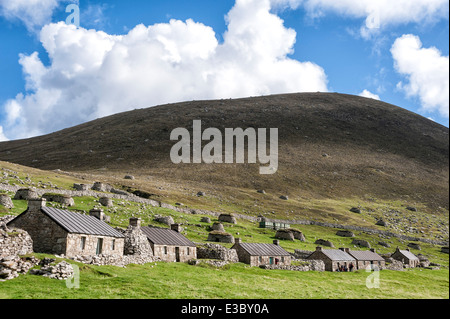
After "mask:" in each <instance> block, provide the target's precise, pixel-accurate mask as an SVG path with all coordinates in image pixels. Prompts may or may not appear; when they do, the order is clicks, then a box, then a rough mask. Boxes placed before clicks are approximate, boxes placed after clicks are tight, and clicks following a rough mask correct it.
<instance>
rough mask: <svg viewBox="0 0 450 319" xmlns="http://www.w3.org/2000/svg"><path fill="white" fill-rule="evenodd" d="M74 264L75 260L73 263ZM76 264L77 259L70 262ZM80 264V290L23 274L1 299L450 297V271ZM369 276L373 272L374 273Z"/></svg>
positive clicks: (1, 288)
mask: <svg viewBox="0 0 450 319" xmlns="http://www.w3.org/2000/svg"><path fill="white" fill-rule="evenodd" d="M72 263H73V262H72ZM74 264H76V263H74ZM77 265H79V267H80V277H79V288H78V289H77V288H71V289H70V288H68V287H67V285H66V281H58V280H54V279H48V278H45V277H41V276H33V275H21V276H19V277H18V278H16V279H14V280H10V281H7V282H0V298H3V299H48V298H50V299H422V298H425V299H436V298H444V299H448V298H449V291H448V287H449V272H448V270H420V269H414V270H408V271H403V272H396V271H389V270H383V271H381V272H379V275H380V278H379V280H380V286H379V288H372V289H369V288H367V286H366V281H367V280H368V279H367V278H368V276H370V275H371V274H370V273H366V272H361V271H358V272H354V273H330V272H294V271H283V270H263V269H259V268H254V267H249V266H248V265H244V264H241V263H239V264H233V265H230V266H225V267H224V268H218V269H216V268H213V267H201V266H190V265H188V264H185V263H163V262H159V263H151V264H146V265H129V266H128V267H127V268H118V267H113V266H87V265H83V264H77ZM372 274H373V273H372Z"/></svg>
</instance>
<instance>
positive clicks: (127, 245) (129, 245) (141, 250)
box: [123, 225, 153, 256]
mask: <svg viewBox="0 0 450 319" xmlns="http://www.w3.org/2000/svg"><path fill="white" fill-rule="evenodd" d="M123 234H124V236H125V240H124V251H123V254H124V255H149V256H153V250H152V247H151V245H150V243H149V241H148V239H147V236H145V235H144V233H143V232H142V231H141V228H140V227H139V226H131V225H130V226H128V228H127V229H126V230H125V231H124V232H123Z"/></svg>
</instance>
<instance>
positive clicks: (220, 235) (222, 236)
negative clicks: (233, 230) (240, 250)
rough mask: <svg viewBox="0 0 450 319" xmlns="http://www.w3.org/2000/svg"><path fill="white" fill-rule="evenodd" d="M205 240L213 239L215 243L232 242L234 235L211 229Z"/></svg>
mask: <svg viewBox="0 0 450 319" xmlns="http://www.w3.org/2000/svg"><path fill="white" fill-rule="evenodd" d="M207 241H213V242H216V243H234V237H233V235H231V234H229V233H226V232H222V231H218V230H213V231H212V232H210V233H209V234H208V239H207Z"/></svg>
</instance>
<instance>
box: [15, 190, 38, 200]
mask: <svg viewBox="0 0 450 319" xmlns="http://www.w3.org/2000/svg"><path fill="white" fill-rule="evenodd" d="M37 198H39V195H38V194H37V192H36V191H35V190H32V189H29V188H21V189H19V190H17V192H16V194H15V195H14V199H24V200H30V199H37Z"/></svg>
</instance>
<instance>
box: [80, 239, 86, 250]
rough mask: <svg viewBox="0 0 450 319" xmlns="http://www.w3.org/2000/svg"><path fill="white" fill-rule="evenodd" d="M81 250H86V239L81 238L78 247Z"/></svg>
mask: <svg viewBox="0 0 450 319" xmlns="http://www.w3.org/2000/svg"><path fill="white" fill-rule="evenodd" d="M80 248H81V250H84V249H85V248H86V237H84V236H83V237H81V245H80Z"/></svg>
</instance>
